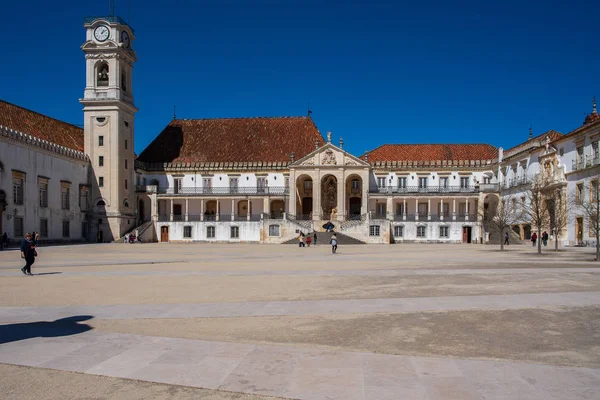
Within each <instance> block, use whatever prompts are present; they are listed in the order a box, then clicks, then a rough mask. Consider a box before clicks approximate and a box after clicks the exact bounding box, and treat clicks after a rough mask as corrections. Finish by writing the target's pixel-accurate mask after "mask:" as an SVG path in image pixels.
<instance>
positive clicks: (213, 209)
mask: <svg viewBox="0 0 600 400" xmlns="http://www.w3.org/2000/svg"><path fill="white" fill-rule="evenodd" d="M216 216H217V201H216V200H209V201H207V202H206V210H204V220H205V221H214V220H216Z"/></svg>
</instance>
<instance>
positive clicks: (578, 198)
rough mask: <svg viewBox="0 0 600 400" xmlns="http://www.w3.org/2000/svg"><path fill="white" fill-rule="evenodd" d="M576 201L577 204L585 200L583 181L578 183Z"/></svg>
mask: <svg viewBox="0 0 600 400" xmlns="http://www.w3.org/2000/svg"><path fill="white" fill-rule="evenodd" d="M575 201H576V202H577V204H581V202H582V201H583V183H578V184H577V189H576V190H575Z"/></svg>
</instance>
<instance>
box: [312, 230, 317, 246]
mask: <svg viewBox="0 0 600 400" xmlns="http://www.w3.org/2000/svg"><path fill="white" fill-rule="evenodd" d="M313 245H314V246H316V245H317V232H316V231H315V233H313Z"/></svg>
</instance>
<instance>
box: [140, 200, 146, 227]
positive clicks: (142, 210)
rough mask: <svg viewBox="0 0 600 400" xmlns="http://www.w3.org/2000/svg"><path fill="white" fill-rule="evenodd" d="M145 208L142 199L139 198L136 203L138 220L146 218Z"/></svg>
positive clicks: (142, 220) (141, 220)
mask: <svg viewBox="0 0 600 400" xmlns="http://www.w3.org/2000/svg"><path fill="white" fill-rule="evenodd" d="M145 211H146V210H145V209H144V200H142V199H140V201H139V203H138V220H139V221H140V222H144V221H145V220H146V212H145Z"/></svg>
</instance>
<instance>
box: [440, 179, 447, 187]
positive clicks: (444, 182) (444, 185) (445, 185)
mask: <svg viewBox="0 0 600 400" xmlns="http://www.w3.org/2000/svg"><path fill="white" fill-rule="evenodd" d="M440 187H441V188H447V187H448V178H447V177H441V178H440Z"/></svg>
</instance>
